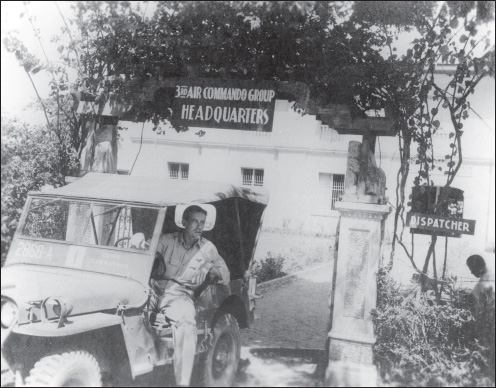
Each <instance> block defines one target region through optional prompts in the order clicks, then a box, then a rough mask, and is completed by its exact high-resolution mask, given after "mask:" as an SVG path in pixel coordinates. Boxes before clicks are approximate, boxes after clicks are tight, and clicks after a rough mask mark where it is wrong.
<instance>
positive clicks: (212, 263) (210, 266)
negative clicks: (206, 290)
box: [192, 241, 230, 286]
mask: <svg viewBox="0 0 496 388" xmlns="http://www.w3.org/2000/svg"><path fill="white" fill-rule="evenodd" d="M200 252H201V253H202V255H203V257H204V258H205V263H204V264H203V265H201V266H200V267H199V268H198V269H197V270H196V273H195V274H194V275H193V277H192V280H193V282H194V283H196V284H202V283H203V281H204V280H205V278H206V276H207V274H208V273H211V274H213V275H215V276H217V277H218V278H219V279H221V280H222V283H223V284H225V285H226V286H227V285H228V284H229V282H230V273H229V269H228V268H227V265H226V263H225V261H224V260H223V259H222V257H221V256H220V255H219V252H218V251H217V248H216V247H215V245H214V244H212V243H211V242H210V241H209V242H207V243H206V244H205V245H204V246H203V247H202V248H201V249H200Z"/></svg>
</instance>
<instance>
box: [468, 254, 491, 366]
mask: <svg viewBox="0 0 496 388" xmlns="http://www.w3.org/2000/svg"><path fill="white" fill-rule="evenodd" d="M467 266H468V268H469V269H470V272H472V274H473V275H474V276H475V277H476V278H479V281H478V282H477V284H476V285H475V287H474V289H473V290H472V293H471V294H470V305H471V311H472V315H473V316H474V318H475V327H476V338H478V339H479V341H480V343H481V345H483V346H486V347H489V348H490V350H491V358H492V361H491V362H492V365H493V366H494V353H495V344H494V341H495V337H494V330H495V298H494V292H495V291H494V286H495V284H494V272H493V271H492V270H490V268H488V266H487V265H486V262H485V260H484V258H483V257H482V256H481V255H471V256H470V257H469V258H468V259H467Z"/></svg>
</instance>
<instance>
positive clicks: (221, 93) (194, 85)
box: [170, 78, 277, 132]
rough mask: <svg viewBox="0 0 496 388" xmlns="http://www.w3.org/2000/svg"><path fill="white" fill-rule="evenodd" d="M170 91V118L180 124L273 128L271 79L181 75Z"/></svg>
mask: <svg viewBox="0 0 496 388" xmlns="http://www.w3.org/2000/svg"><path fill="white" fill-rule="evenodd" d="M172 92H173V96H172V104H171V106H170V108H171V109H172V120H173V121H174V122H175V123H177V124H179V125H184V126H188V127H206V128H223V129H241V130H248V131H264V132H271V131H272V123H273V119H274V106H275V100H276V94H277V88H276V83H274V82H270V81H264V82H252V81H242V80H224V79H208V78H197V79H195V78H183V79H177V81H176V84H175V85H174V86H173V88H172Z"/></svg>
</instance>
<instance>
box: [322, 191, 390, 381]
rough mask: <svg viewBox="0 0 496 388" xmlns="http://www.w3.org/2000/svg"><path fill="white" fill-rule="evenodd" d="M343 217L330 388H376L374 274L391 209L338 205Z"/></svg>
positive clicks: (351, 203)
mask: <svg viewBox="0 0 496 388" xmlns="http://www.w3.org/2000/svg"><path fill="white" fill-rule="evenodd" d="M336 209H337V210H338V211H339V212H340V213H341V222H340V230H339V248H338V257H337V267H336V286H335V293H334V309H333V314H332V317H333V318H332V329H331V331H330V332H329V333H328V336H329V338H330V343H329V364H328V367H327V370H326V385H327V386H331V387H338V386H347V387H365V386H366V387H371V386H372V387H373V386H376V385H377V371H376V368H375V365H374V364H373V353H372V346H373V345H374V343H375V337H374V327H373V324H372V317H371V315H370V311H371V310H372V309H374V308H375V307H376V299H377V281H376V274H377V270H378V266H379V258H380V255H381V241H382V238H383V234H384V222H385V219H386V218H387V215H388V214H389V213H390V211H391V209H390V207H389V206H388V205H378V204H372V203H363V202H362V203H360V202H344V201H342V202H337V203H336Z"/></svg>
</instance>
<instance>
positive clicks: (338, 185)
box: [319, 173, 344, 210]
mask: <svg viewBox="0 0 496 388" xmlns="http://www.w3.org/2000/svg"><path fill="white" fill-rule="evenodd" d="M319 185H320V188H321V190H322V191H323V192H324V197H325V205H326V206H328V205H330V208H331V209H332V210H334V209H335V204H336V201H338V200H339V197H340V196H341V195H342V194H343V192H344V175H341V174H324V173H319ZM329 201H330V203H329Z"/></svg>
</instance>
